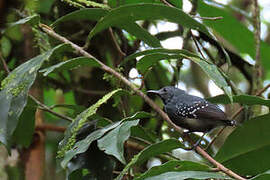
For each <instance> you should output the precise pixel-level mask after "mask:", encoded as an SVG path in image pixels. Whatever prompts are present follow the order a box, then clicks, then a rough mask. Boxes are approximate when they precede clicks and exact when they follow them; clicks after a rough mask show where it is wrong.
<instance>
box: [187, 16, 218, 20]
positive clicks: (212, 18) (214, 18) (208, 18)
mask: <svg viewBox="0 0 270 180" xmlns="http://www.w3.org/2000/svg"><path fill="white" fill-rule="evenodd" d="M191 17H193V18H199V19H203V20H213V21H215V20H220V19H223V17H222V16H218V17H201V16H191Z"/></svg>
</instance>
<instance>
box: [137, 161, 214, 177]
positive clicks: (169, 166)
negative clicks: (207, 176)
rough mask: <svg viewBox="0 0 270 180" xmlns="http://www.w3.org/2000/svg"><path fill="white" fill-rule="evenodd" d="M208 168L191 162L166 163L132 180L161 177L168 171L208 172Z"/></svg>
mask: <svg viewBox="0 0 270 180" xmlns="http://www.w3.org/2000/svg"><path fill="white" fill-rule="evenodd" d="M209 170H210V169H209V167H208V166H206V165H203V164H199V163H196V162H192V161H175V160H172V161H168V162H166V163H164V164H162V165H160V166H154V167H152V168H151V169H149V170H148V171H146V172H145V173H143V174H142V175H140V176H139V177H137V178H135V179H134V180H143V179H146V178H148V177H152V176H157V175H161V174H163V173H166V172H170V171H178V172H180V171H209Z"/></svg>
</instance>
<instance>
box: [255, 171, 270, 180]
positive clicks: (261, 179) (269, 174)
mask: <svg viewBox="0 0 270 180" xmlns="http://www.w3.org/2000/svg"><path fill="white" fill-rule="evenodd" d="M269 178H270V170H268V171H266V172H264V173H262V174H259V175H257V176H255V177H254V178H251V179H252V180H268V179H269Z"/></svg>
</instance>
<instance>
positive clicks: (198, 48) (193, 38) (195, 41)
mask: <svg viewBox="0 0 270 180" xmlns="http://www.w3.org/2000/svg"><path fill="white" fill-rule="evenodd" d="M190 34H191V37H192V40H193V41H194V44H195V46H196V48H197V50H198V51H199V53H200V54H201V56H202V58H203V59H206V58H205V57H204V55H203V53H202V51H201V49H200V47H199V44H198V42H197V40H196V38H195V37H194V35H193V33H192V31H190Z"/></svg>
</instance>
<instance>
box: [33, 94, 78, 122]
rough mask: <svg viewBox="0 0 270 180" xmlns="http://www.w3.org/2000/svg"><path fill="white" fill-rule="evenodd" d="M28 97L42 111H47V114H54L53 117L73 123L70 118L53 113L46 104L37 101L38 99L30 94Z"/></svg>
mask: <svg viewBox="0 0 270 180" xmlns="http://www.w3.org/2000/svg"><path fill="white" fill-rule="evenodd" d="M28 96H29V97H30V98H31V99H32V100H33V101H35V102H36V103H37V104H38V105H39V106H40V107H39V109H41V110H43V111H47V112H49V113H51V114H53V115H55V116H57V117H60V118H62V119H64V120H67V121H70V122H72V121H73V119H72V118H70V117H68V116H65V115H62V114H59V113H57V112H55V111H52V110H51V109H50V108H49V107H48V106H46V105H45V104H43V103H41V102H40V101H39V100H37V99H36V98H35V97H34V96H32V95H31V94H28Z"/></svg>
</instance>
